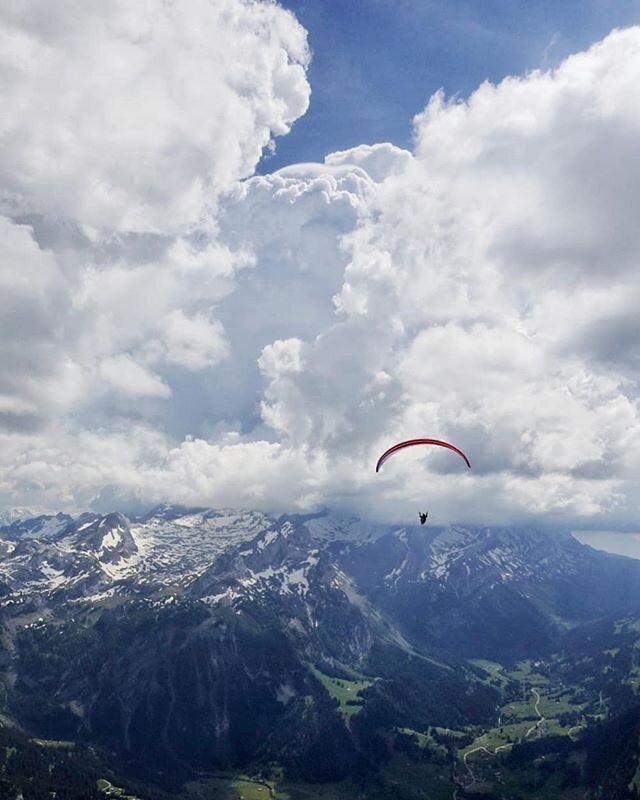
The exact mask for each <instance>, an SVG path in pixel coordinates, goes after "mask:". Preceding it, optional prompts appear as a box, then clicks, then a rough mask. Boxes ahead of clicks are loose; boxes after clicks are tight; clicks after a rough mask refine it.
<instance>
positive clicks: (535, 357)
mask: <svg viewBox="0 0 640 800" xmlns="http://www.w3.org/2000/svg"><path fill="white" fill-rule="evenodd" d="M639 78H640V31H639V30H638V29H632V30H627V31H621V32H615V33H614V34H612V35H611V36H610V37H608V38H607V39H606V40H605V41H604V42H602V43H600V44H598V45H596V46H594V47H593V48H592V49H591V50H590V51H589V52H586V53H581V54H579V55H577V56H574V57H572V58H570V59H568V60H567V61H566V62H565V63H564V64H562V65H561V66H560V68H559V69H557V70H556V71H554V72H547V73H533V74H531V75H529V76H526V77H525V78H519V79H516V78H513V79H511V78H510V79H507V80H505V81H504V82H503V83H501V84H500V85H498V86H492V85H490V84H486V85H483V86H482V87H480V88H479V89H478V91H477V92H476V93H474V94H473V95H472V96H471V97H470V98H469V100H468V101H467V102H462V101H455V100H454V101H450V102H447V101H446V100H445V98H444V97H443V96H442V95H436V96H435V97H434V98H432V100H431V101H430V103H429V105H428V107H427V109H426V111H425V112H424V114H422V115H420V116H419V117H418V118H417V119H416V148H415V152H414V157H413V159H411V160H408V161H405V162H404V164H403V168H402V170H401V171H400V172H399V173H397V172H396V174H393V175H391V176H390V177H389V178H388V179H387V180H386V181H385V182H384V183H382V184H381V186H380V187H379V190H378V192H377V193H376V196H375V199H374V201H373V202H372V203H371V208H370V213H369V216H368V217H367V218H365V219H363V221H362V223H361V224H360V225H359V227H358V229H357V231H356V232H355V233H353V234H351V235H350V236H348V237H347V238H346V240H345V246H346V247H347V248H348V250H349V253H350V255H351V260H350V263H349V264H348V266H347V269H346V271H345V280H344V284H343V286H342V288H341V290H340V292H339V293H337V296H336V305H337V308H338V310H339V312H341V315H342V317H343V318H342V319H341V320H340V321H338V322H337V323H336V324H334V326H333V327H332V328H330V329H329V330H327V331H326V332H324V333H322V334H321V335H320V336H318V337H317V338H316V339H315V340H314V341H308V342H306V343H300V344H298V345H296V347H297V349H298V350H299V351H300V353H301V354H302V361H303V363H304V365H305V366H304V369H302V370H298V371H296V372H295V373H292V372H291V371H290V370H283V371H282V374H276V375H273V374H270V375H269V377H270V379H271V382H270V384H269V386H268V388H267V395H266V397H267V402H266V404H265V416H266V418H267V420H269V421H270V422H271V424H272V425H274V426H275V427H277V429H278V430H279V431H281V432H283V433H285V432H286V434H288V435H289V436H290V437H291V438H292V440H293V441H297V440H298V439H300V438H304V437H305V436H309V437H312V438H313V439H314V440H315V441H316V442H317V444H318V446H320V447H325V448H326V449H327V451H328V452H330V453H332V454H333V455H334V457H335V458H336V460H338V459H340V458H344V456H343V454H342V453H341V448H340V444H341V443H343V442H347V443H348V446H349V447H350V448H355V449H356V452H357V453H358V454H361V456H362V457H361V458H360V459H354V463H353V465H352V466H353V473H352V477H351V481H352V483H353V484H354V485H357V486H359V490H360V491H361V492H362V494H363V497H367V501H368V502H370V503H375V504H376V507H378V508H379V509H380V512H381V513H385V511H386V512H387V513H393V509H395V508H397V507H398V503H399V502H402V501H411V503H408V505H409V506H410V507H411V508H413V503H415V502H417V501H418V499H420V502H432V503H434V504H435V505H436V506H437V507H439V511H440V513H441V516H444V517H445V518H449V519H450V518H455V517H456V516H457V517H458V518H467V519H473V518H478V517H479V516H480V515H483V516H485V518H486V517H487V515H488V516H489V517H491V516H492V515H493V517H494V518H497V517H501V518H505V517H514V516H521V517H522V516H526V515H528V514H536V513H544V514H551V515H560V516H563V515H564V516H567V517H569V516H571V515H574V516H576V517H579V516H581V515H584V516H589V515H597V514H602V515H606V514H614V515H617V516H619V517H623V516H624V515H625V514H626V515H630V516H633V515H634V514H637V512H638V504H637V500H636V499H635V498H636V497H637V488H635V489H634V490H632V491H630V490H629V487H630V486H637V484H636V480H637V479H636V477H635V476H636V474H637V462H638V449H637V448H638V444H639V442H640V438H639V437H640V414H639V408H638V388H639V387H638V377H637V375H638V373H637V371H634V369H633V367H634V365H635V363H636V362H637V357H638V356H637V353H638V336H637V333H638V328H637V325H636V324H635V318H636V316H637V315H636V314H635V312H634V309H636V308H637V306H638V300H639V299H640V297H639V293H638V288H639V286H638V277H637V276H638V274H639V273H638V258H639V256H638V253H639V252H640V248H639V247H638V245H639V244H640V241H639V238H638V237H639V235H640V234H639V230H640V228H638V225H637V220H636V214H635V212H634V208H635V193H636V191H637V189H636V187H637V186H638V185H639V180H638V179H639V178H640V174H638V170H639V167H638V164H640V161H639V159H638V156H639V155H640V114H639V113H638V108H640V105H639V104H638V100H640V97H639V90H638V85H639V84H638V79H639ZM267 355H269V351H265V358H266V356H267ZM415 435H439V436H443V437H451V438H453V439H454V440H455V441H457V442H458V443H459V444H460V445H461V446H464V447H466V448H467V449H468V450H469V451H470V452H471V454H472V460H473V462H474V471H473V472H472V474H471V475H462V476H458V475H457V473H456V466H457V465H456V464H455V463H453V462H452V461H450V460H449V459H447V457H446V456H443V455H438V454H433V455H432V456H431V457H430V458H428V459H427V458H426V457H425V456H424V455H422V456H420V455H419V454H416V453H413V454H411V455H409V454H406V455H405V454H403V457H402V458H397V459H396V460H395V463H393V465H392V464H391V462H390V463H389V465H388V467H387V474H385V476H378V478H377V481H378V482H377V483H376V484H375V487H374V485H372V483H371V481H369V480H368V479H367V476H366V474H365V472H364V470H363V468H362V467H361V466H359V465H360V464H362V465H366V466H365V469H368V468H370V465H371V463H372V462H373V459H374V456H375V453H376V452H378V451H380V450H381V449H382V448H383V447H384V446H385V445H387V444H389V443H391V442H393V441H394V440H397V439H401V438H410V437H412V436H415ZM440 472H444V473H448V474H445V475H444V477H441V476H439V474H438V473H440ZM380 493H382V495H383V497H384V498H385V500H386V501H387V503H386V504H385V503H384V502H381V501H380V497H379V494H380ZM385 505H386V506H387V507H386V509H385V507H384V506H385ZM390 509H392V510H390Z"/></svg>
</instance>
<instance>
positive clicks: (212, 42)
mask: <svg viewBox="0 0 640 800" xmlns="http://www.w3.org/2000/svg"><path fill="white" fill-rule="evenodd" d="M557 5H561V8H557V7H556V6H557ZM614 5H615V8H613V6H614ZM638 22H640V7H639V5H638V4H637V3H633V2H624V1H623V2H620V3H616V4H612V3H608V2H607V3H605V2H590V1H588V0H584V2H579V3H578V2H566V3H563V4H551V3H548V2H542V1H541V0H540V1H538V2H528V3H524V2H522V3H520V2H516V3H509V4H505V3H498V2H486V3H484V2H483V3H474V4H472V3H463V2H444V3H443V2H439V3H430V2H417V1H416V2H412V0H405V1H403V2H394V3H391V2H387V1H386V0H369V2H367V3H365V2H361V1H360V0H354V2H352V3H349V4H346V3H338V2H337V0H331V2H329V0H318V2H314V3H311V2H299V1H298V0H296V1H295V2H293V0H292V2H289V3H288V4H286V7H285V5H277V4H275V3H268V2H263V1H262V0H193V1H192V2H189V3H173V4H167V3H164V2H162V0H149V2H147V3H145V4H131V3H128V2H124V0H121V1H118V0H110V2H105V3H101V4H99V5H94V4H80V5H79V4H77V3H75V2H73V0H60V2H57V3H55V4H51V3H47V2H44V0H31V1H30V2H20V1H19V0H16V2H13V3H10V4H5V5H4V6H3V7H2V8H0V92H1V93H2V97H3V102H4V113H3V115H2V119H1V120H0V228H1V229H2V235H1V236H0V367H1V369H0V507H5V508H10V507H22V506H24V507H28V508H30V509H34V510H38V511H59V510H65V511H77V510H84V509H94V510H97V511H107V510H112V509H120V510H123V511H128V512H135V511H136V510H142V509H144V508H147V507H149V506H150V505H153V504H155V503H159V502H176V503H183V504H189V505H205V506H232V507H250V508H260V509H265V510H269V511H300V512H305V511H314V510H317V509H319V508H324V507H330V508H334V509H338V510H341V511H346V512H352V513H356V514H360V515H364V516H373V517H375V518H377V519H384V520H389V521H406V520H412V519H414V518H415V517H416V514H417V511H418V510H424V509H425V508H429V510H430V518H431V517H433V518H435V519H437V520H438V522H442V523H447V522H454V521H458V522H473V523H508V522H518V521H527V522H530V521H531V520H538V521H540V522H543V523H545V524H547V523H548V524H562V525H567V526H572V527H573V528H575V529H580V530H584V529H589V528H591V529H594V530H600V531H603V530H605V531H615V530H638V522H639V519H640V508H639V507H638V506H639V500H638V498H640V491H639V490H640V477H639V476H640V406H639V402H638V396H639V394H638V388H639V387H638V375H639V371H638V366H639V365H640V322H639V321H638V315H637V308H638V301H639V300H640V277H639V276H640V272H639V270H638V253H639V252H640V247H639V245H640V226H639V225H638V224H637V212H636V207H637V187H638V186H639V185H640V181H639V179H640V158H638V156H639V155H640V153H639V149H640V102H638V101H639V100H640V98H639V97H638V95H639V93H640V80H639V79H640V28H638V27H634V23H638ZM415 436H430V437H436V438H444V439H448V440H451V441H453V442H455V443H456V444H457V445H458V446H459V447H461V448H463V449H464V450H465V451H466V452H467V453H468V454H469V457H470V459H471V463H472V470H470V471H468V470H466V468H464V465H463V464H462V465H461V462H460V461H459V459H457V458H456V457H455V456H454V455H453V454H450V453H445V452H434V451H432V450H429V452H426V450H427V449H426V448H425V449H423V450H421V451H420V452H418V449H417V448H414V449H413V450H412V451H405V452H404V453H403V454H402V455H397V456H396V457H394V458H393V459H390V460H389V461H388V462H387V464H385V467H384V468H383V470H382V471H381V473H380V474H379V475H376V474H375V471H374V468H375V462H376V460H377V457H378V456H379V455H380V453H381V452H382V451H383V450H384V449H386V448H387V447H388V446H389V445H390V444H392V443H393V442H395V441H398V440H400V439H405V438H413V437H415Z"/></svg>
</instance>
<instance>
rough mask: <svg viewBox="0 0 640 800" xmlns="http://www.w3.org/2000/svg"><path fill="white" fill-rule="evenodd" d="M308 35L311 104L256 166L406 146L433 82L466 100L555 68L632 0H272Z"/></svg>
mask: <svg viewBox="0 0 640 800" xmlns="http://www.w3.org/2000/svg"><path fill="white" fill-rule="evenodd" d="M281 5H282V6H284V7H285V8H288V9H290V10H291V11H293V12H294V13H295V15H296V16H297V18H298V19H299V20H300V22H301V23H302V24H303V25H304V27H305V28H306V29H307V31H308V33H309V43H310V46H311V49H312V52H313V61H312V63H311V68H310V70H309V73H308V74H309V81H310V83H311V90H312V94H311V106H310V108H309V111H308V112H307V113H306V114H305V116H304V117H302V119H300V120H298V122H297V123H296V124H295V125H294V128H293V130H292V132H291V133H290V134H288V135H287V136H286V137H282V138H280V139H278V140H277V152H276V154H275V156H273V157H270V158H266V159H264V160H263V161H262V163H261V165H260V172H271V171H273V170H275V169H278V168H279V167H282V166H285V165H288V164H294V163H298V162H304V161H322V159H323V157H324V156H325V155H326V154H327V153H330V152H332V151H335V150H343V149H346V148H349V147H353V146H355V145H358V144H362V143H368V144H374V143H376V142H384V141H389V142H393V143H394V144H397V145H398V146H400V147H408V146H410V143H411V137H412V119H413V116H414V115H415V114H416V113H418V112H420V111H422V110H423V109H424V107H425V105H426V103H427V100H428V99H429V97H430V96H431V95H432V94H433V93H434V92H436V91H437V90H438V89H440V88H443V89H444V90H445V92H446V93H447V95H454V94H459V95H461V96H464V97H466V96H468V95H469V94H470V93H471V92H473V91H474V90H475V89H476V88H477V87H478V85H479V84H480V83H482V81H484V80H490V81H492V82H494V83H495V82H498V81H500V80H501V79H502V78H504V77H505V76H506V75H521V74H523V73H525V72H528V71H530V70H533V69H537V68H549V67H554V66H555V65H557V64H559V63H560V62H561V61H562V60H563V59H564V58H565V57H566V56H567V55H569V54H571V53H573V52H576V51H579V50H583V49H585V48H587V47H588V46H589V45H590V44H592V43H593V42H595V41H598V40H599V39H602V38H603V37H604V36H606V34H607V33H609V32H610V31H611V29H612V28H614V27H625V26H628V25H631V24H636V23H638V21H640V2H639V0H615V2H614V1H613V0H559V1H558V0H475V1H473V2H469V1H467V2H463V0H435V1H434V0H282V2H281Z"/></svg>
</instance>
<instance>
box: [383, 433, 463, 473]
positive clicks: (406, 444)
mask: <svg viewBox="0 0 640 800" xmlns="http://www.w3.org/2000/svg"><path fill="white" fill-rule="evenodd" d="M417 444H434V445H437V446H438V447H446V448H447V449H449V450H453V452H454V453H457V454H458V455H459V456H460V457H461V458H463V459H464V461H465V463H466V465H467V466H468V467H469V469H471V462H470V461H469V459H468V458H467V457H466V455H465V454H464V453H463V452H462V450H460V449H459V448H457V447H456V446H455V445H454V444H451V443H450V442H444V441H442V440H441V439H408V440H407V441H406V442H398V443H397V444H394V445H393V447H390V448H389V449H388V450H385V452H384V453H383V454H382V455H381V456H380V458H379V459H378V463H377V464H376V472H380V467H381V466H382V465H383V464H384V462H385V461H386V460H387V459H388V458H389V457H390V456H392V455H393V454H394V453H397V452H398V450H404V448H405V447H413V446H414V445H417Z"/></svg>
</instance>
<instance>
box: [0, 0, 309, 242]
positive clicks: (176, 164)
mask: <svg viewBox="0 0 640 800" xmlns="http://www.w3.org/2000/svg"><path fill="white" fill-rule="evenodd" d="M0 28H1V29H2V37H1V39H0V87H1V91H0V93H1V94H2V97H3V114H2V121H1V122H0V183H1V185H2V187H3V191H2V206H3V207H4V208H5V210H7V209H9V210H10V211H11V212H13V213H15V212H16V211H22V212H23V213H29V212H34V211H36V212H39V213H42V214H44V215H46V216H49V217H56V218H58V217H61V216H62V217H68V218H71V219H74V220H77V221H78V222H80V223H82V224H83V225H86V226H89V227H92V228H97V229H104V228H107V229H110V230H120V231H138V232H140V231H142V232H147V231H156V232H159V233H163V234H166V233H167V232H168V231H175V230H180V229H181V228H182V227H184V226H185V225H190V224H192V223H193V222H194V221H195V220H196V219H197V217H198V215H199V214H200V212H201V210H202V207H203V205H204V204H205V203H208V204H210V203H213V202H214V201H215V198H216V195H217V193H219V192H220V191H221V190H224V189H227V188H229V187H230V186H231V185H232V184H233V182H234V181H236V180H237V179H238V178H240V177H244V176H246V175H249V174H251V173H252V172H253V169H254V167H255V165H256V163H257V161H258V160H259V158H260V155H261V153H262V149H263V148H264V147H265V146H266V145H267V144H269V142H270V141H271V138H272V136H273V135H280V134H283V133H286V132H287V131H288V130H289V127H290V125H291V123H292V122H293V121H294V120H295V119H296V118H297V117H299V116H300V115H301V114H303V113H304V111H305V110H306V108H307V104H308V98H309V89H308V84H307V82H306V78H305V67H306V64H307V61H308V51H307V45H306V34H305V32H304V30H303V29H302V28H301V26H300V25H298V24H297V22H296V21H295V19H294V18H293V17H292V15H290V14H288V13H286V12H285V11H283V10H282V9H281V8H279V7H278V6H276V5H275V4H270V3H263V2H257V0H250V1H249V2H241V1H240V0H216V2H208V0H194V2H191V3H189V4H188V7H185V6H184V5H183V4H174V3H163V2H161V0H152V1H151V2H148V3H144V4H132V3H129V2H127V0H109V1H108V2H106V3H101V4H99V5H98V6H91V7H90V8H89V7H83V6H82V5H80V6H79V5H78V4H77V3H75V2H71V0H63V2H56V3H48V2H46V0H39V2H35V3H33V2H16V3H10V4H5V5H4V6H3V8H2V10H0Z"/></svg>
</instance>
